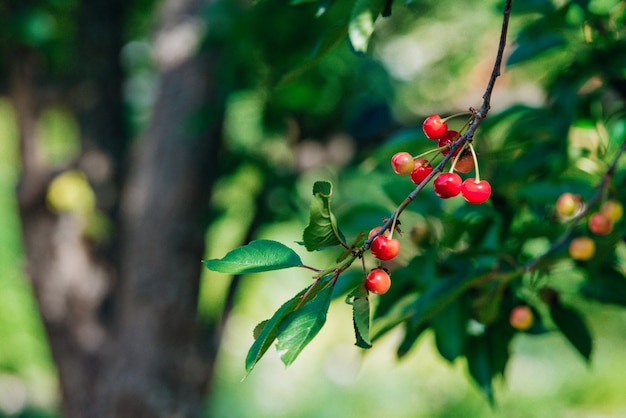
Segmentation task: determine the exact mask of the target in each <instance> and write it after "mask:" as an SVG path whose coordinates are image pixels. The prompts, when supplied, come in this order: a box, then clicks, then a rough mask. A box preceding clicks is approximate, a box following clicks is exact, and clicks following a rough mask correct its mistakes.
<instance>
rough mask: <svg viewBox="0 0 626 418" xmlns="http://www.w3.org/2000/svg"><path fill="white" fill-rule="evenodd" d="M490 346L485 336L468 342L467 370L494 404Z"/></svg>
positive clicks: (466, 352)
mask: <svg viewBox="0 0 626 418" xmlns="http://www.w3.org/2000/svg"><path fill="white" fill-rule="evenodd" d="M489 351H490V350H489V345H488V343H487V340H486V339H485V338H484V336H480V337H470V338H469V340H468V342H467V349H466V351H465V356H466V357H467V368H468V370H469V372H470V375H471V376H472V378H473V379H474V381H475V382H476V383H477V384H478V387H479V388H480V390H481V391H482V392H483V394H484V395H485V396H486V397H487V399H488V400H489V403H491V404H493V387H492V386H491V377H492V376H493V368H492V367H491V361H490V359H489V357H490V352H489Z"/></svg>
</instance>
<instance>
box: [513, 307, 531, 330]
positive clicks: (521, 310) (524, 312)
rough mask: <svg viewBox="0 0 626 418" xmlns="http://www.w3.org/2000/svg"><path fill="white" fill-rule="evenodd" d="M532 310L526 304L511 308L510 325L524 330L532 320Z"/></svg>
mask: <svg viewBox="0 0 626 418" xmlns="http://www.w3.org/2000/svg"><path fill="white" fill-rule="evenodd" d="M534 319H535V318H534V315H533V311H532V310H531V309H530V308H529V307H528V306H526V305H520V306H516V307H515V308H513V309H512V310H511V314H510V315H509V322H510V323H511V326H512V327H513V328H515V329H518V330H520V331H526V330H527V329H529V328H530V327H531V326H532V325H533V322H534Z"/></svg>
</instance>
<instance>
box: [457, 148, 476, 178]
mask: <svg viewBox="0 0 626 418" xmlns="http://www.w3.org/2000/svg"><path fill="white" fill-rule="evenodd" d="M472 168H474V158H472V153H471V152H469V151H464V152H463V153H462V154H461V156H460V157H459V159H458V160H457V161H456V164H454V171H458V172H459V173H469V172H470V171H472Z"/></svg>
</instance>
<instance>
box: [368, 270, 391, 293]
mask: <svg viewBox="0 0 626 418" xmlns="http://www.w3.org/2000/svg"><path fill="white" fill-rule="evenodd" d="M365 287H366V288H367V290H368V291H370V292H372V293H376V294H377V295H383V294H385V293H387V291H388V290H389V288H390V287H391V278H390V277H389V273H387V272H386V271H385V270H384V269H382V268H375V269H373V270H372V271H370V272H369V274H368V275H367V278H366V279H365Z"/></svg>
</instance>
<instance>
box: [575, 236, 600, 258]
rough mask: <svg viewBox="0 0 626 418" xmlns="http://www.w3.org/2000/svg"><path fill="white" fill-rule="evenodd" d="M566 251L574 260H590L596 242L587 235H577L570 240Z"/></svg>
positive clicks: (594, 250)
mask: <svg viewBox="0 0 626 418" xmlns="http://www.w3.org/2000/svg"><path fill="white" fill-rule="evenodd" d="M568 252H569V255H570V257H572V258H573V259H574V260H581V261H586V260H590V259H591V258H592V257H593V256H594V254H595V253H596V243H595V242H594V241H593V240H592V239H591V238H589V237H577V238H574V239H573V240H572V241H571V242H570V244H569V248H568Z"/></svg>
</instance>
